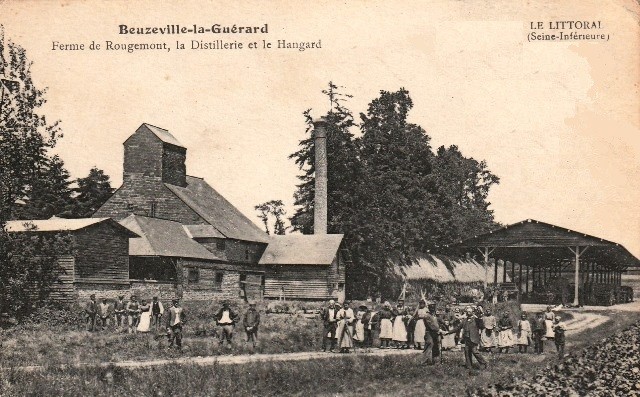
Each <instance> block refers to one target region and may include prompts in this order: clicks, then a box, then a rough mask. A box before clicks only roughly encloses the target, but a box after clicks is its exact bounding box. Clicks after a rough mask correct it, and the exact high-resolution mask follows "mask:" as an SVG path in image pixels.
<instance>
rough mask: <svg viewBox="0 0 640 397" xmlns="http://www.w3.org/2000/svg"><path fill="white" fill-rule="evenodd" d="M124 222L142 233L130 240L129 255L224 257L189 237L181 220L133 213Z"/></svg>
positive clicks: (217, 258)
mask: <svg viewBox="0 0 640 397" xmlns="http://www.w3.org/2000/svg"><path fill="white" fill-rule="evenodd" d="M120 224H122V225H123V226H125V227H127V228H129V229H131V230H133V231H135V232H136V233H138V234H139V235H140V236H141V238H139V239H134V240H130V241H129V255H132V256H169V257H176V258H192V259H207V260H222V259H221V258H219V257H217V256H216V255H214V254H213V253H212V252H210V251H208V250H207V249H206V248H204V247H203V246H202V245H200V244H198V243H197V242H195V241H193V240H192V239H191V238H189V236H188V235H187V233H186V232H185V230H184V228H183V227H182V225H181V224H180V223H178V222H174V221H168V220H164V219H158V218H150V217H146V216H140V215H129V216H128V217H126V218H124V219H123V220H121V221H120Z"/></svg>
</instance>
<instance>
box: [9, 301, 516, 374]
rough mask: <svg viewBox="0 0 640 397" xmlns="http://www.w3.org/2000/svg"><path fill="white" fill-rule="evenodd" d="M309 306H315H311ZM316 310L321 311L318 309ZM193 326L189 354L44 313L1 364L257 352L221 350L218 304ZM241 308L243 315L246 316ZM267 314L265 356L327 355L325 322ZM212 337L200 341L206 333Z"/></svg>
mask: <svg viewBox="0 0 640 397" xmlns="http://www.w3.org/2000/svg"><path fill="white" fill-rule="evenodd" d="M290 305H291V306H292V310H295V309H299V306H300V305H301V303H291V304H290ZM306 305H307V306H309V304H306ZM315 306H318V304H317V303H316V304H315ZM184 307H185V308H186V310H188V312H187V313H188V317H187V319H188V321H187V324H186V327H185V328H184V340H183V345H184V347H183V349H182V350H181V351H178V350H175V349H168V348H167V347H168V342H167V338H166V337H165V336H164V335H165V334H164V330H163V329H160V330H159V332H158V333H154V332H150V333H148V334H142V333H138V334H126V333H122V332H116V329H115V327H113V326H112V327H109V328H108V329H106V330H104V331H97V332H87V331H86V330H85V325H84V323H83V318H82V315H80V314H79V313H81V309H80V308H74V309H72V310H44V311H42V312H40V313H39V314H38V315H37V316H35V317H33V321H27V322H25V323H23V324H20V325H18V326H15V327H11V328H8V329H7V330H5V331H4V333H3V335H2V343H3V346H4V347H3V348H2V349H0V362H2V363H3V365H4V366H6V365H7V364H9V365H14V366H27V365H57V364H80V363H96V362H117V361H125V360H139V361H144V360H156V359H172V358H177V357H197V356H215V355H220V354H229V353H231V354H247V353H251V352H252V350H253V349H252V347H251V346H250V345H249V344H248V343H246V342H245V340H246V336H245V334H244V332H242V331H241V327H236V334H235V336H234V341H233V345H232V346H231V347H230V348H229V347H228V346H227V345H226V344H225V346H224V347H221V346H220V345H219V343H218V339H216V338H215V337H214V336H212V332H213V331H214V330H215V329H216V327H215V325H214V323H213V320H212V318H213V313H215V312H216V311H217V310H216V309H217V307H218V306H217V305H216V304H215V303H205V302H185V303H184ZM492 308H493V309H494V311H495V310H496V309H498V310H506V309H508V310H509V312H511V313H512V316H513V319H514V321H516V319H517V318H518V317H519V314H520V309H519V307H518V305H517V304H515V303H513V302H509V303H500V304H498V307H493V306H492ZM244 309H245V308H244V307H240V308H239V310H238V311H239V312H241V313H242V312H243V311H244ZM264 309H265V308H264V307H263V308H262V310H261V312H262V313H261V324H260V330H259V342H258V346H257V348H256V351H257V352H259V353H293V352H304V351H318V350H320V349H321V335H322V330H323V326H322V322H321V321H320V319H319V318H307V317H304V316H299V315H291V314H274V313H271V314H266V313H265V310H264ZM203 327H204V328H205V329H206V330H207V331H208V335H207V336H197V335H196V331H197V330H199V329H202V328H203Z"/></svg>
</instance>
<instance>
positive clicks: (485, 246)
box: [451, 219, 640, 306]
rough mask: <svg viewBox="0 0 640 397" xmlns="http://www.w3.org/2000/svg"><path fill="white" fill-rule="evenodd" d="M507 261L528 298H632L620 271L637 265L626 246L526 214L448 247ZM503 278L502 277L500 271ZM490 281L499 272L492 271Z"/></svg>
mask: <svg viewBox="0 0 640 397" xmlns="http://www.w3.org/2000/svg"><path fill="white" fill-rule="evenodd" d="M451 248H452V249H453V250H455V251H458V252H467V253H472V252H474V251H475V252H480V253H481V254H482V255H483V257H484V260H486V259H488V258H489V256H491V257H492V258H500V259H502V260H504V261H507V262H508V263H509V264H510V265H509V266H507V267H506V274H508V275H510V277H511V279H512V280H513V281H514V283H515V285H516V286H517V288H518V289H519V291H520V293H521V294H522V295H523V296H524V298H525V299H526V300H528V301H531V302H541V303H571V302H573V304H574V305H576V306H577V305H579V304H611V303H615V302H625V301H627V300H628V299H630V298H632V296H633V291H628V290H627V289H626V288H624V287H622V286H621V278H622V274H623V273H624V272H626V271H627V269H629V268H638V267H640V261H639V260H638V258H636V257H635V256H633V255H632V254H631V253H630V252H629V251H628V250H627V249H626V248H625V247H623V246H622V245H620V244H618V243H615V242H613V241H608V240H605V239H602V238H599V237H596V236H592V235H588V234H585V233H580V232H577V231H574V230H571V229H567V228H564V227H561V226H557V225H552V224H550V223H545V222H540V221H536V220H533V219H527V220H525V221H522V222H518V223H514V224H512V225H508V226H505V227H503V228H500V229H498V230H494V231H492V232H490V233H486V234H483V235H480V236H475V237H473V238H470V239H467V240H464V241H460V242H458V243H457V244H454V245H452V246H451ZM503 277H506V276H505V275H503ZM493 280H494V282H497V281H498V280H499V276H498V274H497V272H496V273H494V276H493Z"/></svg>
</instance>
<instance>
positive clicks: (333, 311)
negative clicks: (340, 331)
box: [320, 299, 338, 352]
mask: <svg viewBox="0 0 640 397" xmlns="http://www.w3.org/2000/svg"><path fill="white" fill-rule="evenodd" d="M337 314H338V307H337V305H336V302H335V301H334V300H333V299H331V300H330V301H329V306H327V307H325V308H324V309H322V313H320V318H322V324H323V326H324V327H323V330H322V351H323V352H324V351H327V340H330V341H331V345H330V348H329V351H331V352H332V351H333V350H334V349H335V347H336V326H337V319H336V315H337Z"/></svg>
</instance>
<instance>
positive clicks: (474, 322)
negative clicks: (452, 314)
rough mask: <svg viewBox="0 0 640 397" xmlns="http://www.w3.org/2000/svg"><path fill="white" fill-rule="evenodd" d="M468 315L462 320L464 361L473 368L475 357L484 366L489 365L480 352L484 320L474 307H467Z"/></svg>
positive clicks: (466, 365) (467, 366)
mask: <svg viewBox="0 0 640 397" xmlns="http://www.w3.org/2000/svg"><path fill="white" fill-rule="evenodd" d="M466 314H467V317H466V318H465V319H464V320H463V321H462V343H464V361H465V367H466V368H469V369H471V368H473V357H475V358H476V360H478V364H480V365H481V366H482V367H483V368H486V367H487V362H486V360H485V359H484V357H482V354H480V352H478V345H479V344H480V329H481V328H482V322H481V321H482V320H481V319H479V318H478V317H476V316H475V314H474V313H473V308H471V307H467V309H466Z"/></svg>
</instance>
